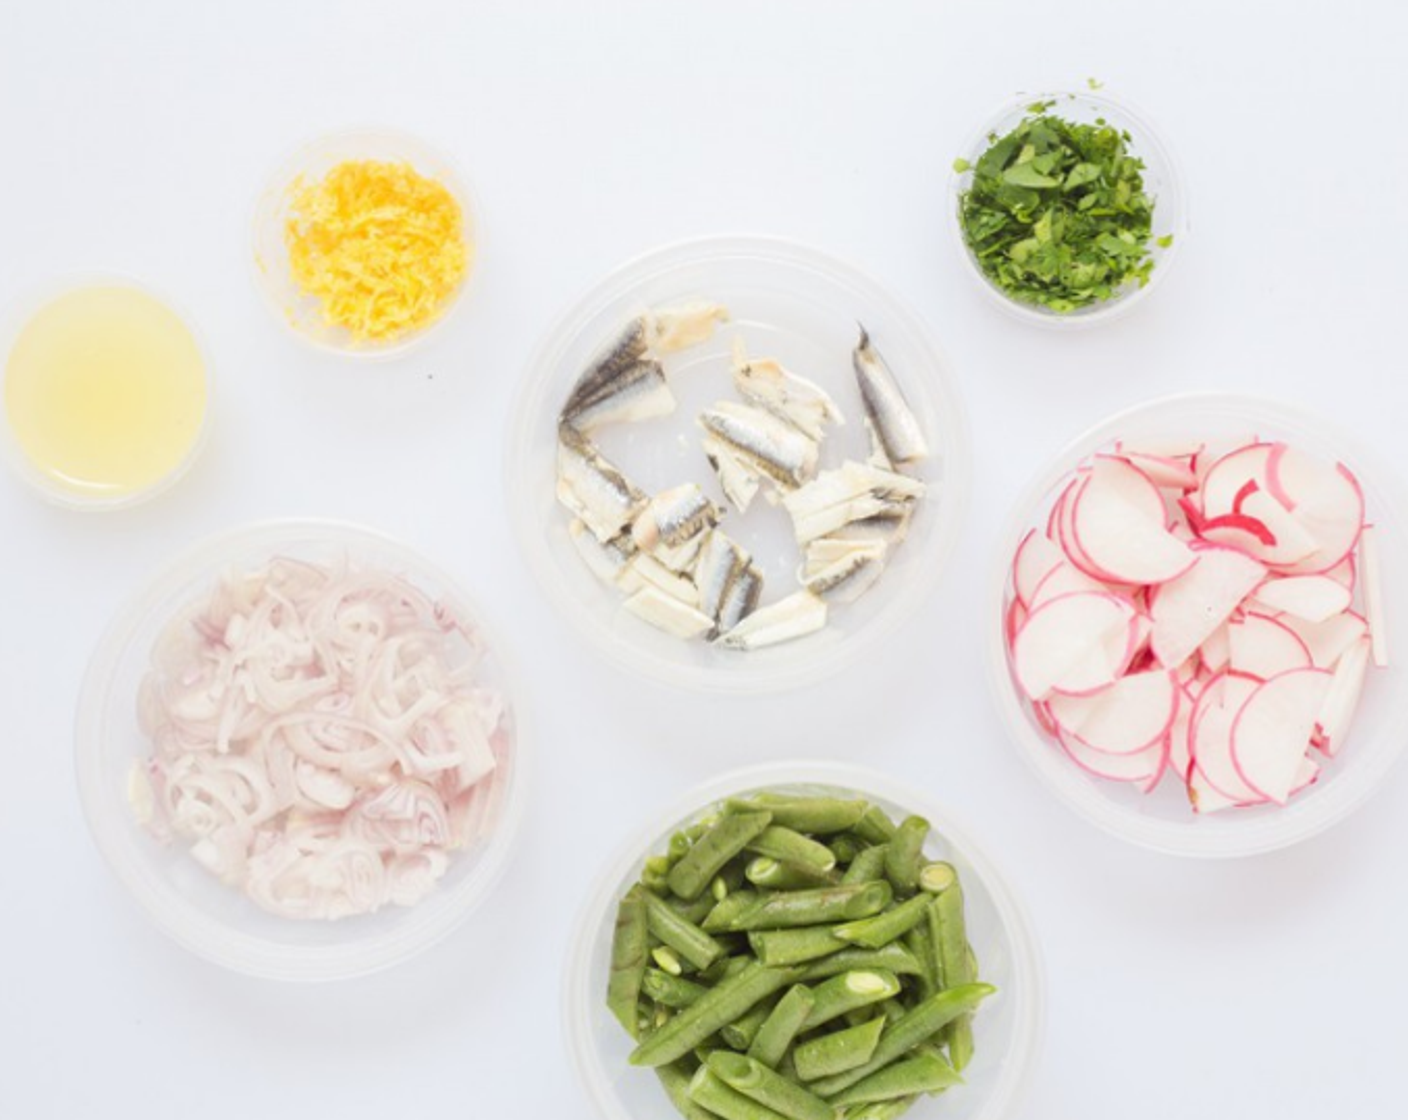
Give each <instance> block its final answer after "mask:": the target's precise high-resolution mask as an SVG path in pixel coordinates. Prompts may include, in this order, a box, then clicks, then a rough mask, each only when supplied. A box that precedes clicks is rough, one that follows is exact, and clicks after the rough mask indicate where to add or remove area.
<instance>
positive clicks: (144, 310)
mask: <svg viewBox="0 0 1408 1120" xmlns="http://www.w3.org/2000/svg"><path fill="white" fill-rule="evenodd" d="M4 381H5V416H6V422H7V424H8V426H9V434H10V437H11V442H12V444H13V445H14V446H15V448H16V449H17V450H18V452H19V453H20V457H22V458H23V460H24V461H25V463H24V466H25V467H27V468H28V469H27V470H25V471H24V473H26V474H28V475H29V476H30V478H31V481H34V482H36V483H38V484H40V485H41V486H42V488H43V489H45V490H46V491H47V492H48V493H50V494H51V495H52V496H54V497H56V498H57V499H58V500H60V501H63V502H65V503H66V504H73V505H95V506H100V505H121V504H126V503H128V502H131V501H133V500H135V499H136V498H137V497H139V496H141V495H143V494H144V493H146V492H149V491H151V490H153V489H155V488H157V487H158V486H160V485H161V484H162V483H163V482H164V481H166V480H167V479H169V478H170V477H172V476H173V475H174V474H175V473H176V472H178V471H179V470H180V469H181V468H182V467H183V466H185V464H186V463H187V461H188V459H189V458H190V457H191V455H192V453H193V451H194V449H195V447H196V445H197V443H198V441H199V439H200V435H201V431H202V428H203V425H204V422H205V412H206V403H207V401H206V398H207V383H206V369H205V359H204V357H203V355H202V353H201V349H200V345H199V343H198V342H197V341H196V338H195V336H194V335H193V334H192V333H191V330H190V328H189V327H187V326H186V324H185V323H184V322H182V320H181V318H180V316H179V315H177V314H176V312H174V311H173V310H172V309H171V308H170V307H168V306H167V305H166V304H164V303H162V302H161V301H160V300H159V299H157V298H156V297H155V296H153V295H151V294H149V293H147V292H145V291H143V290H142V289H140V288H138V287H134V286H130V285H125V284H121V283H98V284H94V285H91V286H85V287H76V288H71V289H69V290H68V291H65V292H64V293H62V294H61V295H58V296H57V297H55V298H54V299H52V300H50V301H49V302H48V303H47V304H45V305H44V306H43V307H41V308H40V309H39V310H38V311H37V312H36V313H35V314H34V315H33V316H32V317H31V318H30V319H29V320H28V322H27V323H25V324H24V325H23V326H22V327H21V329H20V330H19V332H18V334H17V335H16V336H15V339H14V342H13V344H12V346H11V347H10V350H9V354H8V355H7V356H6V358H5V367H4Z"/></svg>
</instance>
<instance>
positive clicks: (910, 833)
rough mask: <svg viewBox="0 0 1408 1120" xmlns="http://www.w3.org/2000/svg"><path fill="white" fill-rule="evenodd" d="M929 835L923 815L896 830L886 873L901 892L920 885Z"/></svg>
mask: <svg viewBox="0 0 1408 1120" xmlns="http://www.w3.org/2000/svg"><path fill="white" fill-rule="evenodd" d="M928 837H929V822H928V821H926V820H925V819H924V818H923V817H905V819H904V820H903V821H902V822H901V823H900V826H899V828H897V829H896V830H895V837H894V839H893V840H891V841H890V850H889V851H888V852H887V853H886V855H885V875H886V877H887V878H889V880H890V882H891V884H893V886H894V888H895V890H896V891H898V892H899V893H901V894H911V893H913V891H914V888H915V887H917V886H918V885H919V864H920V862H921V861H922V860H923V854H924V841H925V840H927V839H928ZM672 885H673V883H672Z"/></svg>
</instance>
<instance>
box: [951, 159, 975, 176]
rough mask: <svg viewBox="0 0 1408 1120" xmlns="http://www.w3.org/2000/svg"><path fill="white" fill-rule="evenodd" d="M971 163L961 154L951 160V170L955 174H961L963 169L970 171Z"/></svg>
mask: <svg viewBox="0 0 1408 1120" xmlns="http://www.w3.org/2000/svg"><path fill="white" fill-rule="evenodd" d="M972 169H973V165H972V164H971V163H969V162H968V161H967V160H966V159H964V158H963V157H962V156H959V157H958V158H957V159H956V160H954V161H953V172H954V174H955V175H962V174H963V173H964V172H965V171H971V170H972Z"/></svg>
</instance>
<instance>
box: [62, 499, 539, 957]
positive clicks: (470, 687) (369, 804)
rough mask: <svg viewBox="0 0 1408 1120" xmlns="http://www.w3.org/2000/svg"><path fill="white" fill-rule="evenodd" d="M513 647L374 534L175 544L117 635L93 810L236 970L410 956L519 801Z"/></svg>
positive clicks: (88, 749) (126, 854) (110, 645)
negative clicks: (509, 658) (175, 553)
mask: <svg viewBox="0 0 1408 1120" xmlns="http://www.w3.org/2000/svg"><path fill="white" fill-rule="evenodd" d="M511 684H512V682H511V681H510V679H509V670H508V667H507V665H506V663H505V660H504V651H503V646H502V645H501V644H500V643H499V642H498V641H497V640H495V639H494V638H493V637H492V636H491V635H490V634H489V633H488V632H487V631H486V630H485V628H484V625H483V621H482V616H481V615H480V613H479V612H478V610H476V609H474V608H473V607H472V606H471V605H470V602H469V600H467V599H466V598H465V596H464V594H463V593H462V592H461V591H460V589H459V588H458V586H457V585H456V583H455V582H454V580H453V579H451V578H450V577H449V576H447V575H445V574H444V573H442V572H441V571H440V570H439V569H438V568H436V567H435V566H434V565H432V564H431V563H429V562H428V561H426V560H425V559H423V558H422V557H420V556H419V555H417V554H416V553H415V552H413V551H412V550H410V549H408V548H406V547H404V546H402V545H400V544H398V543H396V542H395V541H392V540H390V539H388V538H386V537H383V536H381V535H379V534H377V533H374V532H371V531H369V530H365V529H360V528H356V527H353V526H350V525H344V524H339V523H334V522H324V521H286V522H269V523H264V524H258V525H252V526H247V527H244V528H240V529H236V530H233V531H231V532H228V533H225V534H223V535H219V536H216V537H212V538H210V539H208V540H206V541H203V542H201V543H200V544H197V545H196V546H194V547H193V548H192V549H191V550H190V551H189V552H188V553H186V554H185V555H183V556H181V557H180V558H178V559H176V560H175V561H173V562H172V563H171V564H170V565H169V566H168V567H167V568H166V569H165V570H163V571H162V572H161V573H159V574H158V575H157V576H156V577H155V578H154V579H153V580H152V582H151V583H150V584H149V585H148V586H147V588H146V589H145V590H143V591H142V592H141V593H140V594H139V595H137V596H136V597H135V598H134V599H133V601H132V602H131V603H130V604H129V605H128V606H127V608H126V609H125V610H124V611H123V612H122V613H121V614H120V615H119V616H118V618H117V619H116V620H115V621H114V623H113V624H112V626H111V627H110V628H109V630H108V632H107V634H106V635H105V636H104V637H103V638H102V640H101V641H100V642H99V645H98V647H97V649H96V651H95V652H94V655H93V659H92V661H91V663H90V666H89V670H88V674H87V676H86V678H85V680H84V684H83V690H82V693H81V696H80V699H79V707H78V718H77V724H76V729H75V744H76V752H75V753H76V758H75V761H76V770H77V777H78V788H79V794H80V797H81V799H82V803H83V810H84V815H85V816H86V818H87V821H88V825H89V828H90V830H91V832H92V833H93V837H94V839H95V840H96V842H97V845H98V848H99V849H100V851H101V852H102V854H103V856H104V858H105V859H106V860H107V862H108V864H109V865H110V866H111V868H112V870H113V871H114V873H115V874H116V875H117V877H118V878H119V879H120V880H121V881H122V883H123V885H124V886H126V887H127V888H128V890H129V891H130V892H131V893H132V895H133V897H134V898H135V899H136V900H137V902H138V903H139V904H140V905H141V906H142V907H143V909H145V910H146V911H147V913H148V914H149V915H150V916H151V917H152V919H153V920H154V921H155V922H156V924H157V925H158V926H159V927H160V928H161V929H162V930H163V931H164V932H165V933H167V934H168V935H170V936H171V937H172V938H174V939H175V940H176V941H177V942H179V943H180V944H181V945H183V946H185V947H186V948H188V949H190V950H191V951H192V952H194V953H197V954H198V955H200V956H203V957H205V958H206V959H208V960H211V961H214V962H215V963H217V964H221V965H224V966H226V967H228V968H232V969H235V970H236V971H240V972H245V973H248V974H251V975H256V976H264V977H269V978H273V979H283V980H328V979H339V978H343V977H348V976H355V975H360V974H363V973H367V972H372V971H374V970H376V969H380V968H384V967H387V966H389V965H392V964H395V963H397V962H399V961H401V960H404V959H405V958H406V957H408V956H410V955H412V954H413V953H415V952H418V951H420V950H421V949H424V948H427V947H428V946H430V945H431V944H433V943H434V942H436V941H438V940H439V939H441V938H442V937H444V936H446V935H447V934H449V933H450V932H451V931H452V930H453V929H455V928H456V927H457V926H458V925H459V924H460V923H461V922H463V921H464V920H465V918H466V917H467V916H468V915H469V914H470V912H471V911H472V910H473V909H474V908H475V907H476V906H477V905H478V904H479V903H480V902H481V901H482V900H483V898H484V897H485V895H486V894H487V893H488V891H489V890H490V889H491V888H492V887H493V885H494V884H495V882H497V880H498V878H499V875H500V873H501V872H502V870H503V867H504V862H505V859H506V856H507V853H508V850H509V847H510V845H511V842H512V839H513V835H514V833H515V831H516V824H517V821H518V818H519V816H520V815H521V805H522V801H523V779H522V774H521V770H522V766H521V739H522V718H521V713H520V712H519V711H518V709H517V707H516V705H515V703H514V691H513V689H512V687H511Z"/></svg>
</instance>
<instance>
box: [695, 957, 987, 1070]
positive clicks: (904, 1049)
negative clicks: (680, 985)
mask: <svg viewBox="0 0 1408 1120" xmlns="http://www.w3.org/2000/svg"><path fill="white" fill-rule="evenodd" d="M995 991H997V989H996V988H994V987H993V986H992V985H991V984H965V985H963V986H962V987H959V988H949V989H948V990H947V991H943V992H938V993H936V994H934V995H932V996H930V997H929V998H928V999H926V1000H923V1001H921V1002H920V1003H917V1004H915V1005H914V1007H913V1008H911V1009H910V1010H909V1011H908V1012H906V1013H905V1015H904V1018H902V1019H899V1020H897V1021H895V1022H894V1023H891V1024H890V1027H889V1029H888V1030H887V1031H885V1033H884V1034H882V1035H881V1036H880V1042H879V1044H878V1045H877V1046H876V1047H875V1053H874V1054H872V1055H871V1058H870V1061H868V1062H866V1063H865V1064H864V1065H862V1066H857V1067H856V1068H855V1069H853V1070H848V1071H847V1072H845V1073H839V1074H837V1075H836V1076H834V1077H828V1078H824V1079H823V1080H821V1081H819V1082H817V1083H816V1085H814V1086H813V1088H814V1089H815V1090H816V1092H817V1093H818V1094H819V1095H821V1096H823V1097H827V1098H830V1097H834V1096H835V1095H836V1094H837V1093H843V1092H845V1091H846V1090H847V1089H849V1088H850V1087H851V1086H852V1085H854V1084H856V1082H858V1081H860V1080H861V1079H862V1078H865V1077H869V1076H870V1075H871V1074H872V1073H874V1072H875V1071H876V1070H877V1069H880V1068H882V1067H883V1066H887V1065H889V1064H890V1063H891V1062H893V1061H894V1060H895V1059H897V1058H900V1057H903V1056H904V1055H905V1054H907V1053H909V1051H911V1050H913V1049H914V1048H915V1047H916V1046H918V1045H919V1044H920V1043H921V1042H925V1041H927V1040H928V1039H930V1038H933V1037H934V1035H936V1034H938V1032H939V1031H941V1030H943V1028H944V1027H946V1026H948V1024H949V1023H951V1022H953V1021H954V1020H955V1019H957V1018H958V1017H959V1016H960V1015H963V1014H966V1013H967V1012H970V1011H972V1010H973V1009H974V1008H976V1007H977V1006H978V1004H980V1003H982V1002H983V1000H985V999H987V997H988V996H990V995H992V994H993V992H995ZM698 1006H699V1005H698V1004H695V1007H698ZM691 1010H693V1009H691ZM680 1014H681V1015H688V1014H689V1012H688V1011H683V1012H681V1013H680ZM671 1025H672V1026H673V1021H672V1023H671Z"/></svg>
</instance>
